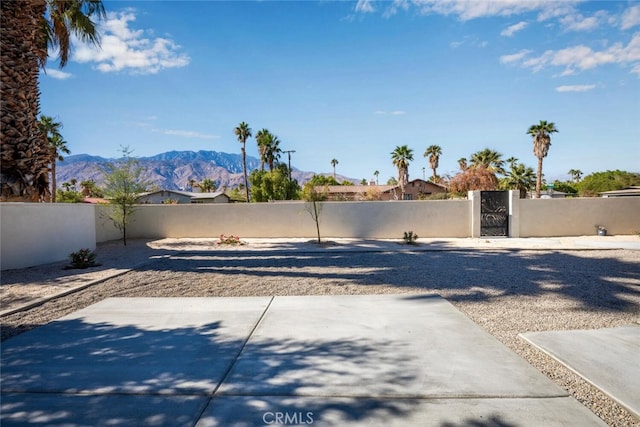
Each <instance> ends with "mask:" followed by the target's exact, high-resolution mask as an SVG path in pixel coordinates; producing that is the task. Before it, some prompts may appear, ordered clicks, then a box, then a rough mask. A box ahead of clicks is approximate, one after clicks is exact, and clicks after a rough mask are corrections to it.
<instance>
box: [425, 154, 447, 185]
mask: <svg viewBox="0 0 640 427" xmlns="http://www.w3.org/2000/svg"><path fill="white" fill-rule="evenodd" d="M423 155H424V157H429V166H430V167H431V170H432V171H433V176H432V177H431V181H433V182H437V181H438V174H437V173H436V169H438V163H439V162H440V156H442V148H441V147H440V146H439V145H430V146H428V147H427V149H426V150H425V152H424V154H423Z"/></svg>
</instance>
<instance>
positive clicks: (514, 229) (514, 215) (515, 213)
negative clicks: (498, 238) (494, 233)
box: [509, 190, 520, 237]
mask: <svg viewBox="0 0 640 427" xmlns="http://www.w3.org/2000/svg"><path fill="white" fill-rule="evenodd" d="M509 237H520V190H509Z"/></svg>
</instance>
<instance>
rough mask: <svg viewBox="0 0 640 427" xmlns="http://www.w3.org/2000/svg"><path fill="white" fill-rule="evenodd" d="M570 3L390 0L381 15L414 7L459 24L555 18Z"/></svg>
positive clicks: (501, 0)
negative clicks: (529, 14) (523, 16)
mask: <svg viewBox="0 0 640 427" xmlns="http://www.w3.org/2000/svg"><path fill="white" fill-rule="evenodd" d="M573 3H575V1H574V0H570V1H562V2H555V1H549V0H527V1H522V0H500V1H497V0H394V1H393V2H392V3H391V5H390V6H388V8H387V11H386V12H385V15H386V16H391V15H393V14H395V13H396V11H397V10H398V9H403V10H408V9H409V8H410V7H413V8H415V9H416V10H417V11H418V13H420V14H423V15H430V14H439V15H454V16H457V17H458V18H459V19H460V20H462V21H468V20H472V19H476V18H483V17H489V16H512V15H518V14H521V13H527V12H533V11H540V16H539V18H538V19H543V18H542V17H544V19H548V17H555V16H559V15H560V13H561V12H558V11H557V9H559V6H560V5H562V7H563V9H564V10H566V8H567V6H570V5H572V4H573Z"/></svg>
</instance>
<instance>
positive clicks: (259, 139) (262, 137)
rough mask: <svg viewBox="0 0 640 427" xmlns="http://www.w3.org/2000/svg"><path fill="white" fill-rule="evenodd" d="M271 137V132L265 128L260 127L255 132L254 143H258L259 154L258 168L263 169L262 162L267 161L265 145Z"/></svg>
mask: <svg viewBox="0 0 640 427" xmlns="http://www.w3.org/2000/svg"><path fill="white" fill-rule="evenodd" d="M270 138H271V133H270V132H269V131H268V130H267V129H260V130H259V131H258V133H256V143H257V144H258V153H259V154H260V170H262V171H263V170H264V164H265V163H266V162H267V159H266V153H267V146H268V145H269V143H270V142H269V141H270Z"/></svg>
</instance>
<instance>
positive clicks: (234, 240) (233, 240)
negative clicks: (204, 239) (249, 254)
mask: <svg viewBox="0 0 640 427" xmlns="http://www.w3.org/2000/svg"><path fill="white" fill-rule="evenodd" d="M216 244H217V245H231V246H235V245H244V243H243V242H242V241H241V240H240V237H238V236H234V235H233V234H230V235H228V236H225V235H224V234H221V235H220V240H218V242H217V243H216Z"/></svg>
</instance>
